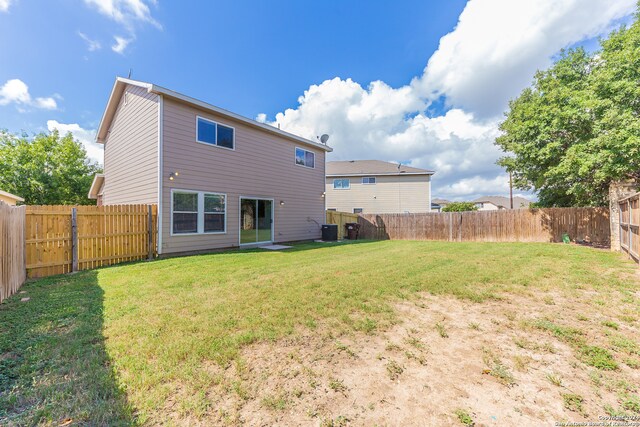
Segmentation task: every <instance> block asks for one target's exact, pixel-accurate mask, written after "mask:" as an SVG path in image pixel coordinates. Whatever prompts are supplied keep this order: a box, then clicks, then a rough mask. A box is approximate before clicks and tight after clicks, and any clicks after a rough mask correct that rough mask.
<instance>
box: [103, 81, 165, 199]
mask: <svg viewBox="0 0 640 427" xmlns="http://www.w3.org/2000/svg"><path fill="white" fill-rule="evenodd" d="M158 98H159V97H158V95H155V94H150V93H147V90H146V89H143V88H140V87H137V86H132V85H128V86H127V88H126V89H125V94H124V95H123V96H122V98H121V99H120V103H119V105H118V108H117V110H116V114H115V116H114V118H113V121H112V122H111V127H110V128H109V134H108V135H107V137H106V138H105V145H104V175H105V182H104V188H103V195H102V200H101V202H102V204H104V205H115V204H130V203H158Z"/></svg>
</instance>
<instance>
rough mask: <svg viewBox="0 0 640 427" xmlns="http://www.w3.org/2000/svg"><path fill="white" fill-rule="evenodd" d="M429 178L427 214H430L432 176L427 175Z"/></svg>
mask: <svg viewBox="0 0 640 427" xmlns="http://www.w3.org/2000/svg"><path fill="white" fill-rule="evenodd" d="M428 176H429V210H428V211H427V212H431V179H432V178H433V175H428Z"/></svg>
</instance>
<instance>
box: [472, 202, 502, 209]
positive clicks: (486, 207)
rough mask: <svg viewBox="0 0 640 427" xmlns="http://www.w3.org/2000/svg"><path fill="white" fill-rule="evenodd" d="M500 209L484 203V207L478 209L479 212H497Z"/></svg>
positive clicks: (489, 203)
mask: <svg viewBox="0 0 640 427" xmlns="http://www.w3.org/2000/svg"><path fill="white" fill-rule="evenodd" d="M477 204H478V203H476V205H477ZM498 209H500V208H499V207H498V206H496V205H494V204H493V203H491V202H482V207H478V210H479V211H497V210H498Z"/></svg>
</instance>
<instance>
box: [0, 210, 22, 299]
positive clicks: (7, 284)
mask: <svg viewBox="0 0 640 427" xmlns="http://www.w3.org/2000/svg"><path fill="white" fill-rule="evenodd" d="M25 209H26V208H25V207H24V206H9V205H8V204H6V203H4V202H1V201H0V302H2V301H4V299H5V298H8V297H10V296H11V295H13V294H15V293H16V292H18V289H20V286H22V284H23V283H24V281H25V280H26V268H25V266H26V257H25V249H24V244H25V240H24V236H25V214H24V213H25Z"/></svg>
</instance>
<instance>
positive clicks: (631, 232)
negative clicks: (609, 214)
mask: <svg viewBox="0 0 640 427" xmlns="http://www.w3.org/2000/svg"><path fill="white" fill-rule="evenodd" d="M618 203H619V204H620V249H621V250H623V251H624V252H626V253H627V254H629V257H630V258H632V259H633V260H635V261H636V262H640V235H639V234H640V233H639V232H638V229H639V228H640V193H636V194H634V195H633V196H630V197H627V198H626V199H622V200H620V201H619V202H618Z"/></svg>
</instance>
